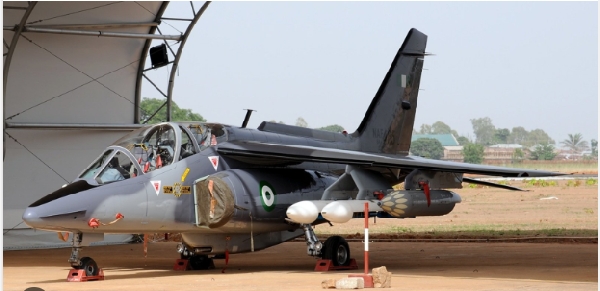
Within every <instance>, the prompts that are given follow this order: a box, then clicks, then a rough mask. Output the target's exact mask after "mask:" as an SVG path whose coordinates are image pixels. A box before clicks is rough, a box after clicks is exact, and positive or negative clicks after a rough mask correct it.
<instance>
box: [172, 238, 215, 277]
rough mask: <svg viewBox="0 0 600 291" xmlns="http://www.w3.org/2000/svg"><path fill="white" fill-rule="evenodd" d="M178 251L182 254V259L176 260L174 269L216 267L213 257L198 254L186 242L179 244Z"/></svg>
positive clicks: (207, 268) (208, 268)
mask: <svg viewBox="0 0 600 291" xmlns="http://www.w3.org/2000/svg"><path fill="white" fill-rule="evenodd" d="M177 252H178V253H179V254H180V256H181V259H179V260H177V261H176V262H175V266H173V269H174V270H177V271H185V270H212V269H214V268H215V264H214V262H213V259H212V258H209V257H208V256H207V255H198V254H196V253H195V252H193V251H191V250H189V249H188V248H187V247H186V246H185V245H184V244H179V245H177Z"/></svg>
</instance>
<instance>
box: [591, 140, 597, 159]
mask: <svg viewBox="0 0 600 291" xmlns="http://www.w3.org/2000/svg"><path fill="white" fill-rule="evenodd" d="M591 144H592V157H596V158H597V157H598V141H597V140H595V139H592V142H591Z"/></svg>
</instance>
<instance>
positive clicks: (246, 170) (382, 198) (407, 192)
mask: <svg viewBox="0 0 600 291" xmlns="http://www.w3.org/2000/svg"><path fill="white" fill-rule="evenodd" d="M426 43H427V36H426V35H425V34H423V33H421V32H419V31H418V30H416V29H411V30H410V31H409V33H408V35H407V36H406V38H405V40H404V42H403V43H402V45H401V47H400V49H399V50H398V52H397V54H396V56H395V57H394V59H393V61H392V63H391V66H390V69H389V71H388V72H387V74H386V75H385V78H384V79H383V82H382V83H381V86H380V87H379V89H378V90H377V93H376V94H375V97H374V98H373V100H372V102H371V104H370V106H369V108H368V109H367V111H366V113H365V116H364V119H363V120H362V122H361V123H360V125H359V127H358V128H357V129H356V131H355V132H353V133H346V132H342V133H333V132H326V131H321V130H316V129H309V128H302V127H296V126H290V125H284V124H277V123H272V122H262V123H261V124H260V126H259V127H258V128H257V129H250V128H246V127H245V126H242V127H236V126H230V125H225V124H219V123H200V122H165V123H160V124H155V125H147V126H145V127H141V128H140V129H138V130H135V131H133V132H131V133H129V134H128V135H126V136H124V137H123V138H121V139H119V140H117V141H116V142H114V143H113V144H112V145H111V146H109V147H107V148H106V149H105V150H104V151H103V152H102V153H101V154H100V155H99V156H98V157H97V158H96V159H94V160H93V162H92V163H91V164H90V165H89V166H88V167H87V168H86V169H84V170H83V171H82V172H81V174H80V175H79V176H78V177H77V178H76V179H74V180H73V181H72V182H71V183H69V184H67V185H65V186H63V187H62V188H60V189H58V190H56V191H54V192H52V193H51V194H48V195H46V196H44V197H42V198H41V199H39V200H37V201H35V202H34V203H32V204H31V205H29V207H28V208H27V209H26V210H25V213H24V215H23V220H24V221H25V222H26V223H27V225H29V226H30V227H33V228H36V229H42V230H48V231H55V232H59V233H62V234H63V235H61V237H63V238H65V240H66V235H64V234H69V233H70V234H72V240H71V243H72V253H71V256H70V259H69V262H70V264H71V266H72V267H73V268H75V269H84V270H85V273H86V274H87V275H89V276H93V275H96V274H97V273H98V265H97V264H96V262H95V261H94V260H93V259H91V258H89V257H83V258H81V257H80V256H79V252H80V250H81V248H82V247H83V246H87V245H89V243H91V242H94V241H99V240H102V239H103V237H104V234H105V233H127V234H139V233H181V235H182V241H183V242H182V243H181V244H180V245H179V246H178V249H177V250H178V252H179V253H180V254H181V258H183V259H187V260H188V262H189V264H190V265H191V266H192V267H193V268H194V269H206V268H209V267H210V266H211V265H212V264H213V262H212V256H222V255H224V254H233V253H243V252H250V251H255V250H261V249H264V248H267V247H270V246H274V245H276V244H279V243H282V242H285V241H288V240H291V239H294V238H297V237H300V236H303V235H304V237H305V239H306V242H307V253H308V255H310V256H314V257H318V258H324V259H329V260H331V261H332V262H333V264H334V265H336V266H344V265H348V264H349V263H350V248H349V247H348V243H347V242H346V241H345V240H344V239H343V238H341V237H339V236H333V237H330V238H328V239H327V240H326V241H325V242H321V241H319V239H318V238H317V237H316V236H315V234H314V231H313V226H314V225H317V224H321V223H327V222H329V223H332V222H333V223H344V222H347V221H349V220H350V219H352V218H353V217H354V218H356V217H363V215H364V212H363V211H364V205H365V203H367V205H368V215H369V216H377V217H380V218H391V219H393V218H409V217H410V218H412V217H417V216H436V215H445V214H448V213H449V212H450V211H452V209H453V208H454V206H455V204H456V203H460V202H461V198H460V196H459V195H458V194H457V193H455V192H452V191H450V190H447V189H460V188H462V183H463V182H470V183H485V184H486V185H488V186H494V187H501V188H506V189H511V190H518V189H517V188H514V187H510V186H505V185H497V184H493V183H489V182H479V181H477V180H473V179H469V178H467V177H464V176H463V175H464V174H466V173H470V174H482V175H490V176H503V177H542V176H555V175H561V173H555V172H547V171H537V170H524V169H511V168H502V167H494V166H485V165H473V164H467V163H458V162H449V161H439V160H431V159H426V158H421V157H416V156H411V155H409V149H410V141H411V135H412V130H413V126H414V120H415V114H416V109H417V96H418V93H419V83H420V78H421V71H422V68H423V61H424V57H425V56H426V53H425V46H426ZM245 124H247V120H245V122H244V125H245ZM400 183H404V186H403V187H404V189H403V190H394V189H393V186H394V185H398V184H400ZM399 223H401V222H399ZM283 255H285V254H283Z"/></svg>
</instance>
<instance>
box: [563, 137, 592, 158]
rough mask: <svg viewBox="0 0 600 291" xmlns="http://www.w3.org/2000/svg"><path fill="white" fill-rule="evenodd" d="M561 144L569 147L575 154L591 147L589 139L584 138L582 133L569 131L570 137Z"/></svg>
mask: <svg viewBox="0 0 600 291" xmlns="http://www.w3.org/2000/svg"><path fill="white" fill-rule="evenodd" d="M561 144H562V145H563V146H565V147H567V148H569V149H570V150H571V153H573V154H576V153H580V152H581V151H584V150H587V149H588V148H589V146H588V143H587V141H585V140H583V135H581V133H576V134H570V133H569V138H568V139H565V140H563V141H562V142H561Z"/></svg>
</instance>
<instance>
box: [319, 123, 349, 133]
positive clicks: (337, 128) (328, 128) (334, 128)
mask: <svg viewBox="0 0 600 291" xmlns="http://www.w3.org/2000/svg"><path fill="white" fill-rule="evenodd" d="M317 129H320V130H325V131H331V132H337V133H341V132H342V131H344V128H343V127H342V126H341V125H339V124H332V125H328V126H323V127H321V128H317Z"/></svg>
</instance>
